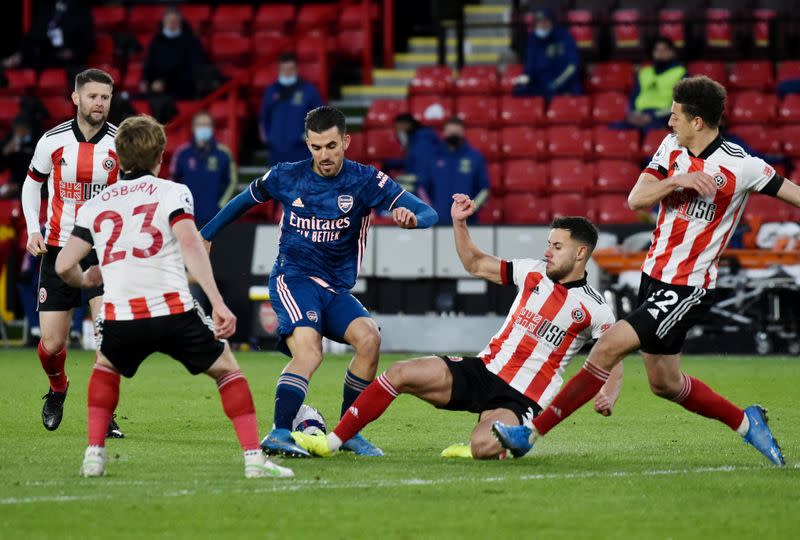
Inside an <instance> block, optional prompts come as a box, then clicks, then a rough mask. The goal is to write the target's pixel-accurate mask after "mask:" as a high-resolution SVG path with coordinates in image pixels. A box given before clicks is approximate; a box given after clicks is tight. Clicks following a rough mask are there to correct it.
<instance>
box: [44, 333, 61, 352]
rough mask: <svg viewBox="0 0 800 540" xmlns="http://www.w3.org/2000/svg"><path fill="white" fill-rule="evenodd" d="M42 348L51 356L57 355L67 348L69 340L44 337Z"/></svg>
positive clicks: (58, 337) (57, 337)
mask: <svg viewBox="0 0 800 540" xmlns="http://www.w3.org/2000/svg"><path fill="white" fill-rule="evenodd" d="M41 341H42V347H44V348H45V350H46V351H47V352H49V353H50V354H56V353H57V352H59V351H61V350H62V349H64V347H66V346H67V340H66V338H65V337H63V336H42V340H41Z"/></svg>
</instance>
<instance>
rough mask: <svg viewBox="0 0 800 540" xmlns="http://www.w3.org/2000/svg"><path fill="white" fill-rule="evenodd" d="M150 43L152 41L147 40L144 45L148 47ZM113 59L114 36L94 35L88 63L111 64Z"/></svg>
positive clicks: (92, 64) (94, 64)
mask: <svg viewBox="0 0 800 540" xmlns="http://www.w3.org/2000/svg"><path fill="white" fill-rule="evenodd" d="M148 43H150V42H149V41H145V42H144V44H143V45H144V46H145V47H147V44H148ZM113 59H114V38H112V37H111V36H110V35H108V34H97V35H96V36H95V37H94V48H93V49H92V54H91V55H89V60H88V61H87V63H88V64H89V65H90V66H96V65H99V64H109V63H111V62H112V60H113Z"/></svg>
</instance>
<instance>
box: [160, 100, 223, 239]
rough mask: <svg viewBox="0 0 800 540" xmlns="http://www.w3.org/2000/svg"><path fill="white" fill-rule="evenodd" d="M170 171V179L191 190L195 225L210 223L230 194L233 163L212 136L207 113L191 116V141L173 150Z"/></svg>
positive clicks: (209, 116)
mask: <svg viewBox="0 0 800 540" xmlns="http://www.w3.org/2000/svg"><path fill="white" fill-rule="evenodd" d="M170 172H171V174H172V179H173V180H175V181H176V182H180V183H183V184H186V186H187V187H188V188H189V191H191V192H192V197H193V198H194V220H195V222H196V223H197V226H198V227H202V226H203V225H205V224H206V223H207V222H209V221H210V220H211V218H213V217H214V216H215V215H216V214H217V212H218V211H219V209H220V208H222V207H223V206H225V204H226V203H227V202H228V200H229V199H230V198H231V195H233V191H234V189H236V184H237V173H236V163H235V162H234V160H233V156H231V152H230V150H228V147H227V146H225V145H224V144H222V143H220V142H218V141H217V140H216V139H215V138H214V122H213V120H212V119H211V115H209V114H208V113H207V112H205V111H201V112H199V113H197V114H196V115H195V116H194V118H193V119H192V140H191V141H189V142H187V143H186V144H184V145H183V146H181V147H180V148H178V150H177V151H176V152H175V155H174V156H173V158H172V163H171V165H170Z"/></svg>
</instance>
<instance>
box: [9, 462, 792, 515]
mask: <svg viewBox="0 0 800 540" xmlns="http://www.w3.org/2000/svg"><path fill="white" fill-rule="evenodd" d="M770 469H771V468H770V467H769V466H763V467H736V466H733V465H726V466H722V467H698V468H695V469H661V470H651V471H648V470H644V471H606V472H598V471H586V472H576V473H541V474H523V475H521V476H489V477H484V478H470V479H464V478H439V479H423V478H408V479H397V480H378V481H372V482H370V481H367V482H364V481H361V482H343V483H330V482H327V481H325V480H323V481H319V480H274V481H275V482H276V484H275V485H271V486H264V487H254V488H252V489H250V488H247V489H246V488H233V489H218V488H214V489H210V490H203V489H185V488H184V489H172V490H169V491H165V492H163V493H160V494H155V493H152V492H151V493H150V496H161V497H185V496H192V495H198V494H203V495H226V494H237V493H242V494H253V493H279V492H292V491H300V490H303V489H307V488H311V489H365V488H376V487H378V488H392V487H409V486H410V487H414V486H437V485H446V484H455V483H459V482H463V481H464V480H467V481H472V482H475V483H497V482H511V481H523V482H526V481H537V480H574V479H581V478H625V477H637V476H641V477H646V476H677V475H682V474H709V473H732V472H747V471H763V470H770ZM785 469H800V463H796V464H794V465H788V466H787V467H785ZM93 482H96V483H97V484H98V487H99V486H101V485H102V486H109V487H110V486H133V485H145V484H150V485H156V486H157V485H160V484H162V483H161V482H150V483H148V482H146V481H136V480H132V481H124V480H121V481H114V480H111V479H109V480H107V481H104V480H102V479H98V480H93ZM194 484H195V485H200V486H202V484H203V482H194ZM26 485H35V486H44V485H47V486H52V485H56V482H30V483H27V484H26ZM58 485H65V486H66V485H71V486H74V485H76V484H72V483H68V482H61V483H58ZM184 485H185V484H184ZM207 485H211V483H210V482H209V483H208V484H207ZM116 498H118V497H117V496H114V495H108V494H90V495H45V496H33V497H7V498H4V499H0V505H4V506H8V505H20V504H35V503H44V502H73V501H92V500H103V499H116Z"/></svg>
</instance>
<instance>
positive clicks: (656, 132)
mask: <svg viewBox="0 0 800 540" xmlns="http://www.w3.org/2000/svg"><path fill="white" fill-rule="evenodd" d="M670 133H672V130H669V129H651V130H649V131H648V132H647V133H646V134H645V136H644V139H643V140H642V151H641V154H640V156H641V157H642V158H643V159H646V160H650V158H652V157H653V156H654V155H655V153H656V151H657V150H658V147H659V146H661V142H662V141H663V140H664V137H666V136H667V135H669V134H670Z"/></svg>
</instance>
